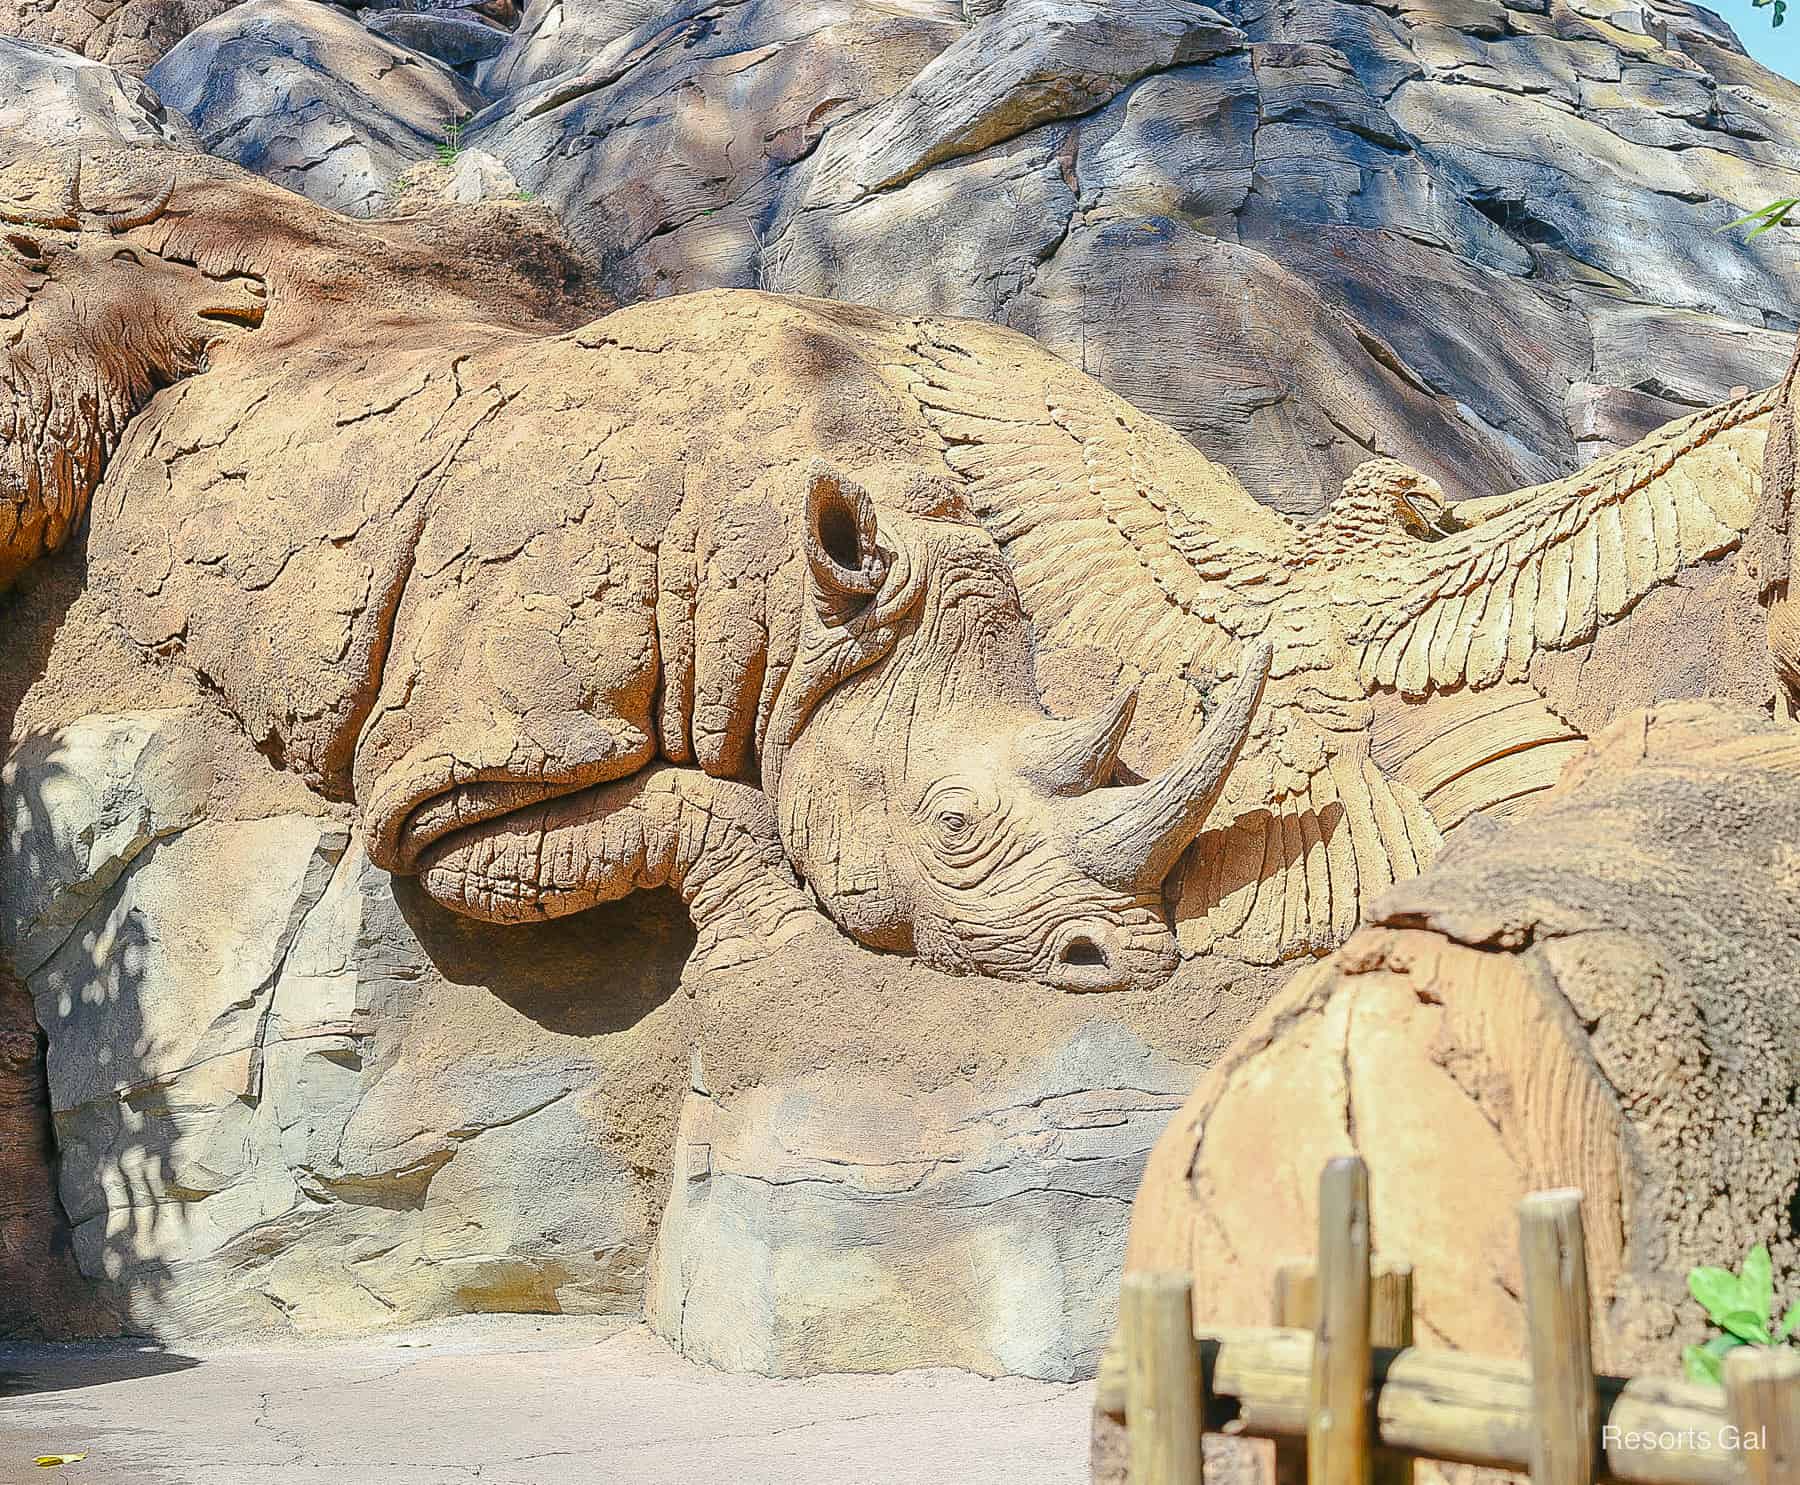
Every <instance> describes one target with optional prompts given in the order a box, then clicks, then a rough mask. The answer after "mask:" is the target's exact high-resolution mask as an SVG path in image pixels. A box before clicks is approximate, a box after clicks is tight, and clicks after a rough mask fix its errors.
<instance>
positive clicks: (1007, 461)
mask: <svg viewBox="0 0 1800 1485" xmlns="http://www.w3.org/2000/svg"><path fill="white" fill-rule="evenodd" d="M911 363H912V364H911V366H910V367H909V370H910V372H911V383H910V384H911V390H912V391H913V393H914V395H915V396H916V397H917V398H918V401H919V404H920V407H921V409H922V411H923V412H924V414H925V417H926V419H927V421H928V422H929V423H930V425H931V427H932V428H933V430H934V431H935V432H936V433H937V435H938V437H939V438H941V439H942V440H943V443H944V459H945V461H946V462H947V463H948V464H949V465H950V467H951V468H952V469H953V470H955V471H956V472H957V473H958V474H960V475H961V476H962V477H963V479H964V481H965V486H966V489H967V492H968V496H969V499H970V502H971V504H972V505H973V507H974V510H975V514H976V515H977V516H978V517H979V518H980V520H981V521H982V523H983V524H984V525H986V526H987V527H988V529H989V530H990V531H991V532H992V533H993V535H994V537H995V539H996V540H997V541H998V542H999V543H1000V546H1001V548H1002V550H1004V551H1005V553H1006V556H1007V558H1008V560H1009V562H1010V563H1011V565H1012V569H1013V576H1014V580H1015V581H1016V582H1017V584H1018V587H1019V596H1020V599H1021V600H1022V601H1023V603H1024V605H1025V610H1026V612H1027V613H1028V614H1029V615H1030V617H1031V620H1032V624H1033V627H1034V628H1035V630H1036V633H1037V639H1038V643H1039V645H1040V647H1044V646H1048V647H1052V648H1054V647H1057V646H1077V645H1079V646H1097V647H1100V648H1103V649H1107V650H1110V651H1111V652H1113V653H1114V654H1116V655H1119V656H1122V657H1124V658H1125V659H1126V660H1127V661H1128V662H1130V663H1131V664H1132V665H1134V666H1135V667H1136V668H1137V669H1139V670H1140V671H1142V672H1144V673H1146V674H1149V673H1161V674H1165V675H1170V676H1181V677H1185V678H1190V679H1191V680H1193V681H1194V682H1196V683H1200V684H1210V683H1211V681H1212V680H1213V678H1214V677H1215V676H1216V675H1219V674H1226V675H1229V674H1233V673H1235V667H1236V663H1237V659H1238V651H1239V650H1240V649H1241V648H1242V644H1243V641H1244V640H1246V639H1250V638H1253V637H1254V636H1256V635H1258V634H1260V633H1262V631H1263V630H1264V628H1265V627H1266V626H1267V623H1268V606H1269V604H1270V602H1271V601H1272V600H1273V596H1274V595H1273V591H1272V590H1274V589H1276V588H1279V587H1280V586H1281V585H1282V584H1284V583H1286V582H1287V580H1288V575H1287V573H1286V571H1285V570H1284V569H1283V568H1282V566H1281V563H1280V561H1279V558H1280V555H1281V553H1282V552H1283V551H1284V550H1285V548H1286V547H1287V546H1288V545H1289V543H1291V541H1292V539H1293V528H1292V527H1291V526H1290V525H1289V524H1288V523H1287V522H1286V521H1284V520H1283V519H1282V518H1281V517H1280V516H1278V515H1276V514H1275V513H1274V512H1272V511H1270V510H1268V509H1266V508H1265V507H1263V506H1262V505H1260V504H1259V503H1258V502H1257V501H1256V500H1255V499H1254V498H1253V497H1252V496H1251V495H1250V494H1249V492H1248V491H1246V490H1245V489H1244V488H1243V486H1242V485H1240V484H1239V483H1238V482H1237V481H1236V480H1235V479H1234V478H1233V477H1232V476H1231V475H1230V474H1229V473H1227V472H1226V471H1225V470H1224V469H1222V468H1221V467H1220V466H1218V465H1216V464H1214V463H1213V462H1212V461H1211V460H1209V459H1207V458H1206V457H1205V455H1203V454H1201V453H1200V452H1199V451H1198V450H1196V449H1195V448H1194V447H1193V446H1192V445H1190V444H1189V443H1188V442H1187V441H1186V440H1185V439H1183V438H1182V437H1181V435H1180V434H1178V433H1176V432H1175V430H1174V429H1172V428H1169V427H1168V426H1166V425H1165V424H1163V423H1160V422H1158V421H1157V420H1156V419H1154V418H1151V417H1149V416H1148V415H1147V414H1144V413H1142V412H1139V411H1138V410H1137V409H1136V408H1134V407H1132V406H1131V404H1130V403H1128V402H1126V401H1125V400H1124V399H1123V398H1120V397H1117V396H1114V395H1113V394H1112V393H1111V392H1108V391H1107V390H1106V389H1105V388H1104V387H1102V386H1100V385H1099V384H1098V383H1097V382H1094V381H1092V380H1091V379H1089V378H1088V377H1087V376H1085V375H1083V374H1082V373H1081V372H1079V371H1077V370H1075V368H1074V367H1072V366H1069V365H1068V364H1067V363H1065V362H1062V361H1058V360H1056V359H1054V358H1052V357H1050V356H1048V355H1046V354H1045V353H1044V351H1043V350H1042V349H1041V348H1040V347H1038V346H1036V345H1035V344H1034V343H1032V342H1028V341H1023V340H1021V339H1020V338H1019V337H1018V336H1016V335H1014V334H1011V333H1009V332H1005V331H999V330H994V329H992V328H991V327H987V326H980V325H972V324H967V323H963V322H956V323H950V322H943V321H925V322H922V323H921V324H920V325H919V326H918V334H917V335H916V337H915V339H914V341H913V355H912V357H911Z"/></svg>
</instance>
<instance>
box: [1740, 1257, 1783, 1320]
mask: <svg viewBox="0 0 1800 1485" xmlns="http://www.w3.org/2000/svg"><path fill="white" fill-rule="evenodd" d="M1738 1293H1739V1294H1740V1295H1742V1296H1743V1300H1744V1308H1745V1309H1746V1310H1751V1311H1753V1312H1754V1313H1755V1315H1756V1318H1757V1319H1758V1320H1760V1321H1762V1322H1763V1324H1764V1325H1765V1326H1766V1325H1767V1324H1768V1320H1769V1306H1771V1305H1772V1304H1774V1303H1775V1265H1774V1264H1773V1263H1771V1262H1770V1261H1769V1250H1768V1248H1767V1247H1765V1246H1764V1245H1763V1244H1761V1243H1758V1244H1757V1245H1756V1246H1755V1247H1754V1248H1752V1249H1751V1250H1750V1251H1749V1253H1747V1254H1746V1255H1745V1257H1744V1267H1743V1269H1742V1270H1741V1271H1740V1273H1739V1275H1738Z"/></svg>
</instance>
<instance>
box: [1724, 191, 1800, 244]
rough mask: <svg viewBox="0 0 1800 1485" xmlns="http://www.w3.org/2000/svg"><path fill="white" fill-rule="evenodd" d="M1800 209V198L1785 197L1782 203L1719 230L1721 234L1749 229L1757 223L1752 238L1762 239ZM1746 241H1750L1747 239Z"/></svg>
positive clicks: (1765, 207) (1759, 208)
mask: <svg viewBox="0 0 1800 1485" xmlns="http://www.w3.org/2000/svg"><path fill="white" fill-rule="evenodd" d="M1796 208H1800V196H1784V197H1783V198H1782V199H1781V200H1780V201H1771V202H1770V203H1769V204H1768V205H1767V206H1759V207H1757V209H1756V210H1755V211H1753V212H1751V213H1750V214H1749V215H1748V216H1742V217H1739V218H1738V219H1737V220H1736V221H1735V222H1727V223H1726V224H1725V225H1724V226H1723V227H1721V228H1719V231H1721V232H1729V231H1730V230H1731V229H1732V228H1733V227H1748V226H1749V225H1750V223H1752V222H1755V223H1757V225H1756V227H1754V228H1753V229H1752V230H1751V233H1750V237H1761V236H1762V235H1763V233H1765V232H1767V231H1768V230H1769V228H1771V227H1779V226H1780V225H1781V224H1782V223H1783V222H1785V221H1786V220H1787V219H1788V213H1789V212H1791V211H1793V210H1795V209H1796ZM1745 241H1749V238H1746V239H1745Z"/></svg>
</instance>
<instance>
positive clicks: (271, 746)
mask: <svg viewBox="0 0 1800 1485" xmlns="http://www.w3.org/2000/svg"><path fill="white" fill-rule="evenodd" d="M945 328H946V327H945V326H944V325H942V324H938V325H936V326H934V330H935V332H936V333H938V334H940V335H941V334H943V333H944V332H945ZM951 329H952V333H960V332H962V331H964V330H965V329H966V332H967V334H968V335H969V336H971V337H986V338H991V337H995V336H999V337H1003V338H1004V339H1005V340H1006V341H1007V342H1008V346H1009V350H1010V352H1011V353H1012V354H1013V355H1017V354H1019V348H1020V347H1025V348H1027V349H1028V352H1029V354H1032V355H1037V356H1045V355H1047V353H1045V352H1042V351H1041V350H1039V349H1038V348H1037V347H1035V346H1032V345H1031V344H1030V343H1029V342H1026V341H1024V340H1023V339H1022V338H1021V337H1016V336H1011V335H1008V334H1007V332H1003V331H997V330H993V329H992V328H990V327H985V326H972V325H971V326H967V327H963V326H955V327H951ZM909 333H917V327H916V326H913V327H909V325H908V323H907V322H904V321H897V320H894V319H892V318H890V317H887V316H884V315H879V314H877V313H875V312H873V311H868V310H862V309H857V308H854V307H849V306H843V305H835V304H827V303H823V302H811V301H797V300H788V299H776V298H773V297H771V296H766V295H760V294H753V293H746V292H725V293H717V294H707V295H698V296H691V297H688V298H684V299H677V300H665V301H659V302H656V303H653V304H649V305H644V306H639V307H637V308H634V309H631V310H627V311H623V312H620V313H619V314H616V315H613V316H610V317H608V318H606V319H604V320H601V321H598V322H596V323H595V324H593V325H591V326H588V327H586V328H585V329H582V330H579V331H575V332H571V333H570V334H567V335H564V336H560V337H555V338H543V337H534V336H527V335H522V334H512V333H509V332H505V331H497V330H495V329H494V328H493V327H491V326H460V327H458V326H452V327H443V326H431V327H414V328H407V327H403V326H400V327H391V328H387V329H384V330H383V331H382V332H381V333H379V334H372V335H370V336H369V337H368V342H369V343H367V344H365V345H362V346H359V345H357V344H354V343H349V342H343V343H336V344H311V345H307V346H303V347H298V348H290V349H287V350H286V351H284V353H283V354H282V355H280V356H279V357H275V356H266V355H265V356H259V357H254V358H253V357H251V356H249V355H244V356H240V357H238V358H236V359H234V360H233V361H232V362H231V363H230V364H229V365H225V364H221V366H220V368H219V370H218V371H217V372H215V373H214V374H213V375H210V376H206V377H201V378H198V379H195V380H193V381H190V382H187V383H184V384H182V385H180V386H178V387H175V388H172V389H170V390H168V391H167V392H166V393H165V394H164V395H163V396H162V397H160V398H158V399H157V401H156V403H155V404H154V405H153V407H152V408H151V410H150V411H149V412H148V413H147V414H146V415H145V416H144V417H143V418H141V419H140V420H139V421H138V423H137V424H135V425H134V426H133V428H132V430H131V432H130V434H129V435H128V436H127V438H126V441H125V443H124V445H123V446H122V447H121V448H120V451H119V454H118V456H117V459H116V461H115V463H114V466H113V468H112V471H111V473H110V474H109V475H108V477H107V480H106V483H105V485H104V486H103V487H102V488H101V491H100V493H99V496H98V497H97V498H96V501H95V505H94V516H93V526H92V532H91V536H90V541H89V561H90V574H91V580H92V582H93V583H94V584H95V585H96V587H97V588H98V589H100V590H102V592H103V594H104V596H105V598H106V599H107V601H108V602H109V604H110V605H111V607H112V610H113V612H115V613H116V614H117V615H118V617H119V619H120V621H121V622H122V623H123V624H124V625H125V627H126V628H127V630H128V632H129V633H130V634H131V636H132V637H133V638H134V639H135V640H136V641H137V642H138V643H140V644H142V645H144V646H145V647H147V648H150V649H153V650H156V651H159V652H161V653H165V654H169V655H175V656H179V657H180V659H181V660H182V661H183V662H184V663H185V664H187V665H188V666H191V667H192V668H193V669H194V670H195V671H196V672H198V673H199V675H200V676H201V677H202V678H203V679H204V680H205V681H206V682H207V683H208V684H209V685H210V686H211V687H213V688H215V689H216V690H217V692H218V694H219V695H221V696H222V697H223V698H224V699H225V701H226V702H227V704H228V705H229V706H230V707H231V708H232V710H233V711H234V712H235V713H236V715H237V716H238V717H239V718H240V719H241V720H242V722H243V724H244V725H245V727H246V728H247V729H248V730H249V732H250V734H251V736H252V737H253V738H254V739H255V740H256V741H257V743H258V745H259V746H260V747H261V748H262V749H263V750H264V751H265V752H267V753H268V754H269V755H270V756H271V757H272V758H274V759H276V760H277V761H278V762H280V763H281V764H282V765H284V766H286V767H288V768H291V769H294V770H296V771H298V772H299V773H301V774H302V775H303V776H304V777H305V778H307V779H308V781H309V782H311V783H312V784H313V785H314V786H315V787H317V788H319V789H320V790H322V791H324V792H325V793H327V794H330V795H334V796H337V797H349V798H353V799H354V800H355V801H356V803H357V804H358V805H359V807H360V808H361V810H362V814H363V818H364V825H365V830H366V835H367V839H368V845H369V851H370V855H371V857H372V859H373V860H374V861H375V862H376V863H377V864H378V865H380V866H382V867H384V868H386V869H388V870H390V871H393V872H396V873H404V874H417V875H419V877H420V878H421V880H422V881H423V883H424V885H425V887H426V889H427V890H428V891H429V892H430V893H431V895H433V896H434V897H436V898H437V899H438V900H440V901H442V902H445V903H446V904H448V905H450V906H451V907H453V908H455V909H456V910H458V911H460V912H464V913H469V914H473V915H475V916H478V917H482V918H487V919H493V920H498V921H529V920H532V919H535V918H541V917H544V916H550V915H556V914H560V913H566V912H573V911H577V910H580V909H582V908H585V907H587V906H589V905H591V904H593V903H595V902H598V901H601V900H605V899H608V898H615V897H618V896H621V895H623V894H624V893H626V892H629V891H631V890H634V889H636V888H640V887H648V886H656V885H664V884H667V885H671V886H674V887H676V888H677V889H678V890H680V891H681V893H682V895H683V896H684V898H686V900H687V901H688V902H689V904H690V907H691V909H692V910H693V912H694V915H695V917H696V920H697V922H698V923H699V925H700V928H701V931H702V936H703V941H704V942H705V943H706V944H707V946H708V949H709V952H710V951H719V952H725V951H727V949H728V946H731V945H744V946H746V951H748V948H749V947H750V946H755V947H758V948H760V947H762V946H765V945H766V944H767V943H769V942H771V941H779V939H780V938H781V936H782V935H783V934H785V933H787V932H790V931H792V930H793V929H794V928H795V927H797V926H798V925H800V924H802V923H804V922H805V921H806V920H807V918H808V917H809V915H810V902H809V899H808V898H807V896H806V895H805V893H804V892H803V890H802V888H801V886H800V880H801V879H803V880H804V882H805V883H806V884H807V885H808V886H810V888H811V890H812V894H813V896H814V897H815V898H816V899H817V901H818V902H819V904H820V905H821V906H823V907H824V909H825V911H826V912H827V913H828V914H829V915H830V916H831V917H832V918H833V919H834V920H835V921H836V922H837V923H838V925H839V926H840V927H842V928H844V929H845V930H846V931H847V932H849V933H851V934H852V935H853V936H855V937H856V938H858V939H859V940H861V941H862V942H864V943H866V944H870V945H872V946H875V947H879V948H885V949H892V950H896V951H901V952H910V953H915V954H918V955H919V956H920V957H922V958H925V959H926V960H928V961H929V962H931V963H933V964H934V965H937V966H938V967H941V968H944V969H948V970H952V971H964V972H980V973H989V974H999V975H1006V976H1013V977H1030V978H1039V979H1046V980H1049V981H1051V982H1053V983H1057V984H1060V985H1063V986H1066V987H1068V988H1090V989H1102V988H1117V987H1123V986H1133V985H1143V984H1148V983H1153V982H1155V981H1156V980H1158V979H1160V978H1162V977H1164V976H1166V975H1167V973H1168V972H1169V971H1170V969H1171V968H1172V967H1173V965H1174V962H1175V952H1174V945H1173V940H1172V938H1171V936H1170V933H1169V930H1168V927H1167V924H1166V913H1165V909H1164V904H1163V901H1162V876H1163V874H1164V873H1166V872H1167V870H1168V869H1169V867H1170V865H1171V864H1172V862H1173V859H1174V855H1175V854H1178V853H1179V850H1180V848H1181V847H1183V846H1185V845H1186V843H1187V842H1188V841H1189V840H1191V839H1192V838H1193V836H1194V834H1195V833H1197V831H1198V829H1199V826H1200V824H1201V823H1203V819H1204V814H1205V811H1206V809H1207V808H1208V807H1209V806H1210V803H1211V801H1212V799H1213V798H1215V797H1216V795H1217V792H1218V789H1219V786H1220V784H1221V783H1222V781H1223V778H1224V775H1225V773H1226V771H1227V770H1228V768H1229V766H1230V763H1231V761H1232V760H1233V758H1234V757H1235V755H1236V750H1237V746H1238V745H1239V743H1240V742H1241V739H1242V734H1243V730H1244V728H1245V726H1246V725H1247V723H1248V720H1249V714H1250V710H1251V708H1253V707H1254V705H1255V701H1256V698H1257V695H1258V694H1259V689H1260V679H1261V675H1260V670H1258V669H1257V668H1256V667H1255V666H1252V667H1249V668H1248V672H1247V676H1246V679H1245V680H1244V681H1243V682H1241V683H1240V684H1239V685H1238V687H1237V689H1236V690H1235V691H1234V693H1233V694H1232V696H1231V697H1230V698H1229V700H1228V701H1227V703H1226V705H1225V706H1224V707H1223V708H1222V709H1221V710H1220V714H1219V716H1218V718H1217V719H1216V720H1215V722H1214V723H1213V725H1212V726H1211V727H1209V728H1208V730H1207V732H1206V734H1205V735H1204V736H1203V737H1202V738H1201V739H1199V740H1198V741H1197V742H1196V743H1195V744H1194V745H1193V746H1192V747H1190V748H1189V749H1188V750H1187V752H1186V753H1184V754H1183V756H1182V757H1181V758H1179V759H1178V760H1177V761H1176V763H1175V765H1174V766H1173V767H1172V768H1171V769H1170V770H1169V771H1168V772H1167V773H1166V774H1165V775H1163V776H1161V777H1159V778H1157V779H1153V780H1150V781H1147V782H1146V783H1144V784H1141V785H1136V786H1131V787H1119V786H1116V785H1114V783H1113V780H1112V773H1113V769H1114V765H1115V760H1116V754H1117V749H1118V746H1119V742H1120V739H1121V737H1122V735H1123V732H1124V729H1125V726H1126V725H1127V724H1128V723H1129V720H1130V714H1131V707H1130V702H1129V698H1122V699H1121V701H1120V702H1119V703H1118V704H1115V705H1114V706H1112V707H1110V708H1108V709H1107V710H1105V711H1104V712H1103V713H1102V714H1101V715H1100V716H1098V717H1095V718H1092V719H1088V720H1085V721H1079V722H1057V721H1055V720H1053V719H1051V718H1050V717H1049V716H1048V715H1047V713H1046V712H1045V710H1044V708H1043V706H1042V704H1041V702H1040V700H1039V696H1038V691H1037V687H1036V683H1035V680H1034V677H1033V668H1032V659H1031V647H1030V633H1029V629H1028V626H1027V624H1026V621H1025V619H1024V617H1023V615H1022V613H1021V611H1020V608H1019V603H1018V598H1017V594H1016V591H1015V589H1014V586H1013V582H1012V578H1011V575H1010V572H1009V570H1008V568H1007V566H1006V563H1005V560H1004V559H1003V557H1002V556H1001V554H1000V551H999V549H998V548H997V547H996V545H995V544H994V542H993V541H992V539H991V538H990V537H989V536H988V535H987V534H986V533H985V532H984V531H983V530H982V528H981V527H980V526H979V524H978V523H976V522H974V521H973V520H972V519H971V518H970V517H969V515H968V513H967V510H966V507H965V505H964V503H963V496H962V487H961V484H960V482H959V479H958V478H957V476H955V475H954V474H952V473H951V472H950V470H949V468H948V467H947V465H946V462H945V459H944V457H943V445H942V444H941V442H940V441H939V439H938V438H937V436H936V435H935V434H934V433H933V432H932V431H931V429H930V427H929V425H928V424H927V422H926V421H925V419H924V418H923V417H922V416H921V415H920V413H919V411H918V408H917V405H916V403H915V402H914V401H912V400H911V399H910V398H909V396H908V395H907V391H906V377H907V372H906V369H905V366H906V361H907V336H908V335H909ZM970 353H971V354H980V347H979V346H978V345H974V344H973V343H972V344H971V349H970Z"/></svg>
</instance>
